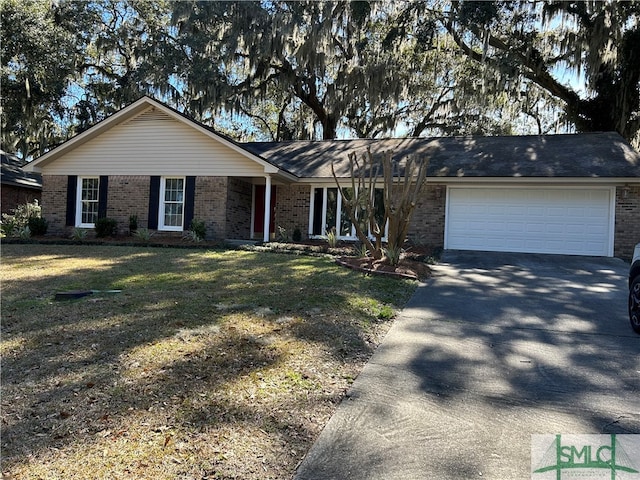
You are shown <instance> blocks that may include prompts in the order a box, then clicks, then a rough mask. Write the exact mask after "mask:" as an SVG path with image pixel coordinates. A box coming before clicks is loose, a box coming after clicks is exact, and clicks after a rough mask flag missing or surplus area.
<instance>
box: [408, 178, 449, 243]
mask: <svg viewBox="0 0 640 480" xmlns="http://www.w3.org/2000/svg"><path fill="white" fill-rule="evenodd" d="M446 196H447V189H446V187H445V186H444V185H435V184H430V183H427V184H426V186H425V187H423V191H422V194H421V196H420V199H419V200H418V203H417V205H416V208H415V209H414V211H413V218H412V220H411V226H410V227H409V240H410V241H411V242H412V243H416V244H418V245H429V246H431V247H443V246H444V216H445V201H446Z"/></svg>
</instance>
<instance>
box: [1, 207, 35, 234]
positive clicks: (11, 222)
mask: <svg viewBox="0 0 640 480" xmlns="http://www.w3.org/2000/svg"><path fill="white" fill-rule="evenodd" d="M41 216H42V208H41V207H40V204H39V203H38V200H37V199H36V200H34V201H33V203H25V204H24V205H18V206H17V207H16V208H15V209H14V210H13V214H8V213H3V214H2V233H3V234H4V235H6V236H7V237H11V236H16V235H17V236H20V237H24V235H25V228H27V227H29V221H30V219H32V218H40V217H41ZM45 231H46V230H45ZM31 233H33V234H34V235H39V234H38V233H35V232H31V229H29V235H30V234H31Z"/></svg>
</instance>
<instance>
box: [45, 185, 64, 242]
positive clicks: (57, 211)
mask: <svg viewBox="0 0 640 480" xmlns="http://www.w3.org/2000/svg"><path fill="white" fill-rule="evenodd" d="M66 214H67V177H66V175H43V176H42V216H43V217H44V218H45V219H46V220H47V222H48V224H49V227H48V229H47V234H49V235H55V236H67V235H68V234H69V230H68V229H67V227H65V221H66Z"/></svg>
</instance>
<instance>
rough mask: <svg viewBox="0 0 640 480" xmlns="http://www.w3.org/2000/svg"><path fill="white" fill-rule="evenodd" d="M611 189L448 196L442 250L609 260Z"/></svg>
mask: <svg viewBox="0 0 640 480" xmlns="http://www.w3.org/2000/svg"><path fill="white" fill-rule="evenodd" d="M611 199H612V190H611V189H609V188H590V189H586V188H585V189H582V188H581V189H577V188H502V187H492V188H489V187H482V188H458V187H452V188H449V190H448V206H447V215H446V225H445V248H448V249H453V250H486V251H499V252H530V253H561V254H569V255H598V256H612V255H613V213H612V202H611Z"/></svg>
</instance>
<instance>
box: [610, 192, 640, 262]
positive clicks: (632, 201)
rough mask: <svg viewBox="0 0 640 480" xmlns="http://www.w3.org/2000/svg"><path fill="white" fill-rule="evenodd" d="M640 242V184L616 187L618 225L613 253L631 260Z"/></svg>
mask: <svg viewBox="0 0 640 480" xmlns="http://www.w3.org/2000/svg"><path fill="white" fill-rule="evenodd" d="M638 242H640V186H633V187H618V188H617V189H616V226H615V242H614V247H613V254H614V256H616V257H620V258H623V259H625V260H631V257H632V256H633V247H634V246H635V244H636V243H638Z"/></svg>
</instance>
